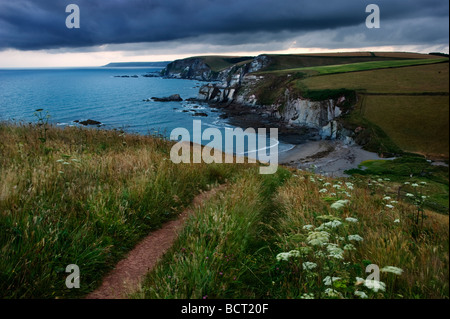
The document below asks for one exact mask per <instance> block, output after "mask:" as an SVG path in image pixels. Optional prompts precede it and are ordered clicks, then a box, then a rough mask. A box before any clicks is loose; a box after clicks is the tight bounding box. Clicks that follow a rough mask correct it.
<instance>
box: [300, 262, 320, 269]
mask: <svg viewBox="0 0 450 319" xmlns="http://www.w3.org/2000/svg"><path fill="white" fill-rule="evenodd" d="M316 267H317V264H316V263H313V262H310V261H305V262H304V263H303V270H313V269H314V268H316Z"/></svg>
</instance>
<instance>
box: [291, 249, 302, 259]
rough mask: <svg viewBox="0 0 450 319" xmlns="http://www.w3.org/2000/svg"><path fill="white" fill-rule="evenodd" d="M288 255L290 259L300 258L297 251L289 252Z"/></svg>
mask: <svg viewBox="0 0 450 319" xmlns="http://www.w3.org/2000/svg"><path fill="white" fill-rule="evenodd" d="M289 255H290V257H300V252H299V251H298V250H291V251H290V252H289Z"/></svg>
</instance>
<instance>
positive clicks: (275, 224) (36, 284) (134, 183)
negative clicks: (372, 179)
mask: <svg viewBox="0 0 450 319" xmlns="http://www.w3.org/2000/svg"><path fill="white" fill-rule="evenodd" d="M42 134H43V131H42V127H41V128H39V127H32V126H9V125H1V126H0V139H1V141H2V144H1V148H0V152H1V157H0V160H1V162H0V180H1V183H0V185H1V188H0V211H1V214H0V227H1V232H0V243H1V247H2V248H1V249H2V259H1V260H0V274H1V280H0V284H1V288H2V289H1V291H2V296H3V297H5V298H14V297H29V298H30V297H34V298H38V297H39V298H55V297H66V298H72V297H81V296H83V295H84V294H85V293H87V292H89V291H91V290H93V289H94V288H95V287H96V286H97V285H98V284H99V282H100V279H101V276H102V275H104V274H105V273H106V272H107V271H108V270H109V269H110V268H111V267H112V265H113V264H114V263H115V262H116V261H117V260H118V259H119V258H121V256H123V254H124V253H126V252H127V251H128V250H129V249H131V247H132V246H133V245H134V244H135V243H136V241H137V240H139V239H140V238H141V237H142V236H144V235H146V234H148V232H150V231H152V230H154V229H156V228H158V227H159V226H160V225H161V223H163V222H164V221H165V220H168V219H170V218H173V217H174V216H176V215H177V213H178V212H180V211H181V210H182V209H183V208H184V207H185V206H186V205H187V204H188V203H189V202H190V201H191V200H192V198H193V196H194V195H195V194H196V193H197V192H198V191H199V190H200V189H205V188H208V185H210V184H214V183H217V182H224V181H225V180H228V183H229V187H228V188H227V190H226V191H224V192H222V193H221V194H220V195H218V197H216V198H213V199H211V200H209V201H208V203H206V205H205V206H204V207H203V208H201V209H199V211H197V212H196V213H195V214H194V215H192V216H191V217H190V218H189V220H188V222H187V226H186V228H185V229H184V231H183V233H182V234H181V236H180V238H179V239H178V241H177V243H176V245H175V246H174V247H173V249H172V250H171V251H170V252H169V253H168V254H167V255H166V256H165V257H164V259H163V260H162V262H161V263H160V264H159V266H158V267H157V268H156V270H155V272H152V273H151V274H149V277H148V279H147V282H146V284H144V286H143V289H142V291H140V292H139V293H137V294H136V295H135V297H151V298H154V297H158V298H181V297H188V298H202V297H205V296H208V297H210V298H214V297H231V298H266V297H270V298H298V297H301V296H302V295H303V294H304V293H312V294H314V296H315V297H321V298H324V297H327V296H326V295H325V294H324V292H325V290H326V288H328V287H325V286H324V285H323V284H321V283H322V280H323V279H324V278H325V277H326V276H327V275H334V276H339V277H341V278H345V280H343V282H342V283H341V284H339V285H338V286H335V287H334V288H335V289H336V290H337V291H338V292H339V293H341V294H342V296H345V297H348V298H352V297H354V295H353V292H354V290H355V289H358V290H364V291H366V293H367V294H369V296H370V297H373V298H399V297H404V298H409V297H411V298H416V297H421V298H430V297H437V298H442V297H448V216H438V215H436V214H433V213H431V212H427V213H426V215H427V218H426V219H425V220H424V221H423V225H422V221H421V219H419V222H417V221H416V219H415V218H416V215H417V214H416V213H415V212H416V211H417V208H416V207H415V206H411V205H410V204H408V203H406V202H405V203H402V201H403V200H401V202H400V203H396V204H393V205H394V206H395V207H394V208H389V209H388V208H387V207H386V206H385V205H386V204H388V203H391V201H388V200H386V199H385V200H383V197H384V195H386V194H387V195H390V196H392V195H391V193H390V192H392V190H390V189H391V188H393V187H395V184H389V183H388V182H383V181H381V182H377V183H376V185H369V184H367V182H364V179H361V180H358V179H356V180H354V181H353V182H354V184H355V185H352V186H351V185H350V184H348V185H347V184H345V183H343V182H342V181H336V180H332V179H323V178H320V177H318V176H314V175H310V174H304V173H299V172H291V171H288V170H286V169H284V168H279V170H278V172H277V173H276V174H275V175H259V174H258V170H257V167H256V166H254V165H248V164H239V165H237V164H229V165H219V164H215V165H204V164H196V165H189V164H186V165H184V164H182V165H175V164H172V162H171V161H170V160H168V154H169V150H170V145H171V144H170V143H168V142H166V141H163V140H160V139H158V138H152V137H142V136H133V135H124V134H120V132H115V131H101V130H100V131H98V130H82V129H75V128H68V129H64V130H62V129H54V128H50V129H49V130H48V131H47V136H46V140H45V143H42V142H41V141H40V140H39V138H41V137H42V136H43V135H42ZM410 181H411V182H414V181H416V180H415V179H412V180H410ZM326 182H329V183H331V184H326ZM337 184H339V185H340V186H339V188H336V187H335V186H332V185H337ZM374 184H375V183H374ZM350 186H351V187H350ZM427 187H428V186H426V187H424V188H423V190H422V189H421V192H422V191H423V192H425V191H427ZM321 189H326V191H320V192H319V190H321ZM412 191H413V190H411V192H412ZM333 193H334V195H333ZM419 195H420V194H417V196H418V198H419ZM338 199H349V200H350V205H349V206H348V207H346V208H344V209H343V210H337V211H335V210H333V209H331V208H330V204H331V203H333V202H335V201H336V200H338ZM325 215H333V216H335V217H337V218H340V219H341V221H342V222H343V223H344V224H345V226H343V227H342V228H341V229H340V230H329V231H330V233H333V234H336V235H337V234H339V236H340V237H344V238H346V236H347V235H350V234H360V235H362V236H363V237H364V241H363V242H362V243H354V244H355V247H356V249H357V250H356V251H349V252H346V253H345V254H344V256H345V260H340V259H339V260H337V259H334V258H325V259H323V258H324V257H321V256H320V254H319V255H317V253H315V252H317V251H322V250H324V249H325V248H323V247H322V248H320V247H312V248H313V249H312V250H308V249H307V248H301V247H308V246H311V244H309V243H308V240H307V237H308V235H309V231H307V230H306V229H303V225H306V224H312V225H314V226H316V227H317V226H319V225H320V223H323V222H325V221H326V220H325V221H324V219H323V218H325V217H320V216H325ZM347 216H353V217H356V218H358V219H359V221H360V222H359V223H358V224H356V225H353V224H350V223H349V222H347V221H345V220H344V218H345V217H347ZM326 218H328V219H329V218H331V217H326ZM395 219H400V221H401V223H400V224H397V223H394V220H395ZM330 243H333V244H337V245H339V246H340V247H341V248H342V247H343V246H344V244H347V243H348V239H346V240H344V241H343V242H340V241H339V240H338V238H335V237H330ZM330 247H331V246H330ZM293 249H296V250H298V249H300V250H301V251H302V252H303V253H304V254H305V256H303V257H302V258H298V259H297V258H295V259H296V260H292V261H293V263H289V262H284V261H277V259H276V256H277V254H278V253H281V252H283V251H291V250H293ZM326 260H328V261H326ZM305 261H311V262H315V263H316V264H317V265H318V266H317V269H316V270H315V271H314V275H312V274H310V273H309V272H307V271H304V270H302V268H301V267H299V266H300V265H301V264H302V263H303V262H305ZM343 261H345V262H349V263H350V264H345V263H343ZM72 263H75V264H77V265H79V266H80V269H81V276H82V285H81V286H82V288H81V289H80V290H69V289H66V288H65V278H66V276H67V274H66V273H65V272H64V270H65V269H64V268H65V266H66V265H68V264H72ZM367 263H376V264H378V265H379V266H380V267H384V266H387V265H391V266H397V267H400V268H403V269H404V271H405V274H404V275H402V276H401V277H400V278H398V279H397V280H395V282H394V277H393V275H392V274H382V277H381V279H382V280H383V281H385V282H386V284H387V287H388V290H387V291H386V292H383V293H371V292H370V291H369V290H368V289H366V288H363V287H359V288H358V287H356V286H354V279H355V278H356V276H358V277H365V273H364V267H365V265H366V264H367ZM330 267H332V268H330ZM310 276H312V277H310Z"/></svg>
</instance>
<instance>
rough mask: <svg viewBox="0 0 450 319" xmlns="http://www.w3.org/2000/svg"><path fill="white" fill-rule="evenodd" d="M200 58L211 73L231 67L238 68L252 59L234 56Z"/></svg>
mask: <svg viewBox="0 0 450 319" xmlns="http://www.w3.org/2000/svg"><path fill="white" fill-rule="evenodd" d="M199 58H201V59H202V60H203V61H204V62H205V63H206V64H207V65H208V66H209V67H210V68H211V70H212V71H213V72H220V71H222V70H225V69H226V68H229V67H231V66H239V65H242V64H245V63H248V62H251V61H252V60H253V57H235V56H201V57H199Z"/></svg>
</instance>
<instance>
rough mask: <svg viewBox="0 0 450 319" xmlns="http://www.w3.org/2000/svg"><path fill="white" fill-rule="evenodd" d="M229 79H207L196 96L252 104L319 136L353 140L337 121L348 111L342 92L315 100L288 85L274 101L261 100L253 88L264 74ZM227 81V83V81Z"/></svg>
mask: <svg viewBox="0 0 450 319" xmlns="http://www.w3.org/2000/svg"><path fill="white" fill-rule="evenodd" d="M233 79H235V80H233ZM233 79H232V80H231V81H229V82H222V83H217V84H211V83H209V84H207V85H204V86H202V87H201V88H200V90H199V93H198V96H197V99H198V100H200V101H205V102H210V103H218V104H223V105H229V104H232V103H233V104H237V105H240V106H241V107H244V108H252V109H255V110H256V112H257V113H259V114H261V115H262V116H265V117H272V118H274V119H276V120H278V121H281V122H283V123H285V124H286V125H289V126H299V127H308V128H314V129H317V130H318V134H319V136H320V138H322V139H331V140H336V139H338V140H343V141H344V142H346V143H348V144H351V143H353V140H352V139H351V136H352V135H353V134H352V132H351V131H349V130H346V129H345V128H344V127H343V125H342V124H341V122H340V121H339V118H340V116H341V115H343V114H345V113H346V112H347V111H348V106H347V105H346V104H348V101H347V97H346V96H345V94H342V95H339V96H336V97H333V98H329V99H325V100H320V101H315V100H312V99H308V98H305V97H303V96H299V95H298V94H293V93H292V92H291V90H290V89H289V88H285V89H284V94H282V95H280V96H278V97H277V98H276V99H275V102H273V103H268V104H265V103H261V102H260V99H259V97H258V92H257V91H258V90H257V89H256V88H258V87H260V86H261V83H262V82H264V76H262V75H254V74H249V73H248V74H244V75H243V76H241V77H240V78H238V77H234V78H233ZM238 80H239V81H238ZM230 83H231V84H232V85H231V86H229V85H228V84H230Z"/></svg>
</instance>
